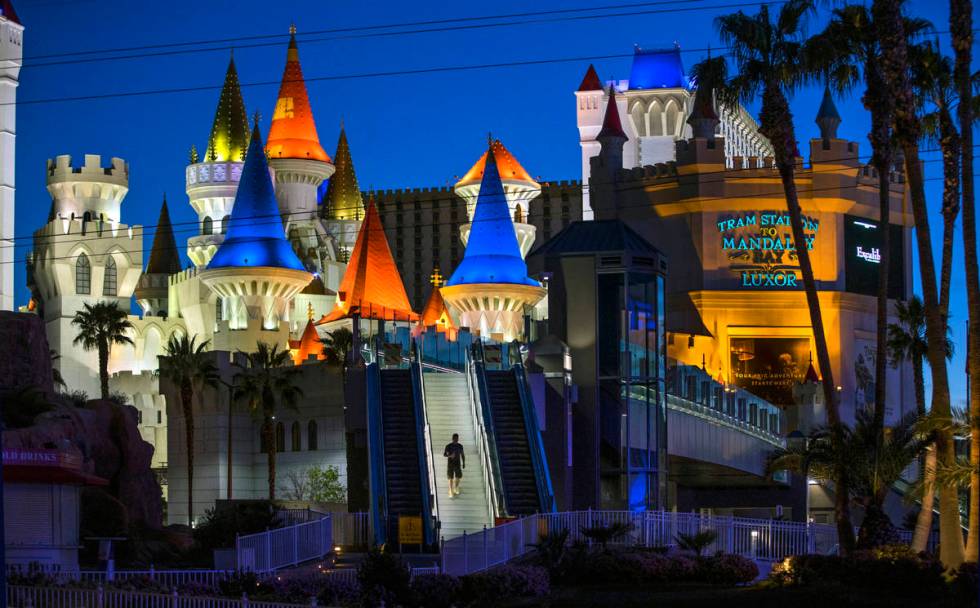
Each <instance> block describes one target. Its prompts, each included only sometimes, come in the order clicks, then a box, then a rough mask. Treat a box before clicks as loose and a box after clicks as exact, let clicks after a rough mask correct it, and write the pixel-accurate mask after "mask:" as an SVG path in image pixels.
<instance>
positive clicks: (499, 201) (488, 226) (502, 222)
mask: <svg viewBox="0 0 980 608" xmlns="http://www.w3.org/2000/svg"><path fill="white" fill-rule="evenodd" d="M474 283H511V284H518V285H533V286H535V287H539V286H540V283H538V282H537V281H535V280H534V279H532V278H530V277H528V276H527V264H525V263H524V260H523V259H522V258H521V249H520V247H519V246H518V245H517V235H516V234H515V232H514V222H513V220H511V217H510V209H509V207H508V206H507V197H506V196H505V195H504V185H503V184H502V183H501V182H500V172H499V171H498V170H497V160H496V158H495V157H494V153H493V150H492V149H491V150H490V151H489V152H488V153H487V162H486V167H485V168H484V171H483V180H482V181H481V182H480V195H479V197H478V198H477V199H476V210H475V211H474V213H473V223H472V224H471V228H470V236H469V239H468V240H467V242H466V251H465V252H464V253H463V261H461V262H460V263H459V266H457V267H456V270H455V272H453V276H452V277H450V279H449V281H447V282H446V285H448V286H450V287H452V286H454V285H472V284H474Z"/></svg>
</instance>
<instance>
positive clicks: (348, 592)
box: [316, 577, 361, 606]
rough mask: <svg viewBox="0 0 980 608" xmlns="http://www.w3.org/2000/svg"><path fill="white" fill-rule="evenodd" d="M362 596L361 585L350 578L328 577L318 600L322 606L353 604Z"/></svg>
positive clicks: (318, 595) (317, 597)
mask: <svg viewBox="0 0 980 608" xmlns="http://www.w3.org/2000/svg"><path fill="white" fill-rule="evenodd" d="M360 597H361V586H360V585H359V584H358V583H357V581H351V580H350V579H342V578H339V577H338V578H334V577H326V584H325V585H324V586H323V587H322V588H321V589H320V593H319V594H317V596H316V600H317V603H318V604H319V605H320V606H353V605H355V604H357V602H358V600H359V599H360Z"/></svg>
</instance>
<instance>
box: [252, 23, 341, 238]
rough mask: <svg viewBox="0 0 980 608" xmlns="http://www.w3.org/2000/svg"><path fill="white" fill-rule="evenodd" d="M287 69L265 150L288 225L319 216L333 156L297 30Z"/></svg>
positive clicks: (291, 33) (294, 31)
mask: <svg viewBox="0 0 980 608" xmlns="http://www.w3.org/2000/svg"><path fill="white" fill-rule="evenodd" d="M289 34H290V36H289V48H288V49H287V51H286V68H285V70H284V71H283V75H282V85H280V87H279V98H278V100H277V101H276V111H275V113H274V114H273V115H272V124H271V125H270V127H269V141H267V142H266V145H265V151H266V153H267V154H268V155H269V164H270V165H271V166H272V168H273V170H275V173H276V197H277V199H278V201H279V209H280V210H281V211H282V214H283V215H284V216H285V218H286V223H287V225H288V224H290V223H292V222H294V221H296V220H300V219H304V220H309V219H313V218H315V217H316V212H317V203H318V202H319V197H318V196H317V188H319V186H320V184H321V183H323V180H325V179H327V178H328V177H330V176H331V175H333V172H334V167H333V165H332V164H331V163H330V157H329V156H327V153H326V152H325V151H324V150H323V146H321V145H320V138H319V136H318V135H317V132H316V123H315V122H314V120H313V110H312V109H311V108H310V99H309V96H308V95H307V93H306V83H305V82H304V81H303V70H302V68H301V67H300V63H299V49H298V48H297V46H296V35H295V34H296V28H295V27H292V28H290V31H289Z"/></svg>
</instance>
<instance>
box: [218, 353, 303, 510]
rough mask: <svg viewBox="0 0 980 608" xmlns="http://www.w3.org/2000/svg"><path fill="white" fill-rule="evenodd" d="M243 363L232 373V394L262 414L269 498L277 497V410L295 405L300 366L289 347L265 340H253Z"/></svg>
mask: <svg viewBox="0 0 980 608" xmlns="http://www.w3.org/2000/svg"><path fill="white" fill-rule="evenodd" d="M245 359H246V362H245V365H241V364H239V363H235V367H237V368H239V371H238V373H237V374H235V398H236V399H238V400H239V401H242V402H244V403H246V404H247V405H248V408H249V410H251V411H252V413H253V414H254V415H256V416H261V418H262V441H263V443H264V444H265V447H266V454H267V456H268V468H269V473H268V477H269V500H275V498H276V449H277V446H276V425H275V419H276V411H277V410H279V409H280V408H281V407H287V408H290V409H294V410H295V409H296V406H297V404H298V402H299V400H300V398H301V397H302V396H303V391H302V390H301V389H300V388H299V387H298V386H296V376H297V374H299V373H300V370H299V368H297V367H295V366H294V365H293V360H292V358H291V357H290V355H289V350H287V349H282V350H280V348H279V345H278V344H276V345H275V346H270V345H269V344H266V343H265V342H259V343H258V344H256V348H255V352H254V353H245Z"/></svg>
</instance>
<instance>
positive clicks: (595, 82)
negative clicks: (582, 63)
mask: <svg viewBox="0 0 980 608" xmlns="http://www.w3.org/2000/svg"><path fill="white" fill-rule="evenodd" d="M578 90H579V91H601V90H602V81H601V80H599V74H597V73H596V71H595V66H593V65H592V64H591V63H590V64H589V69H588V70H586V71H585V78H583V79H582V84H580V85H578Z"/></svg>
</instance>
